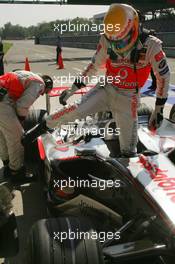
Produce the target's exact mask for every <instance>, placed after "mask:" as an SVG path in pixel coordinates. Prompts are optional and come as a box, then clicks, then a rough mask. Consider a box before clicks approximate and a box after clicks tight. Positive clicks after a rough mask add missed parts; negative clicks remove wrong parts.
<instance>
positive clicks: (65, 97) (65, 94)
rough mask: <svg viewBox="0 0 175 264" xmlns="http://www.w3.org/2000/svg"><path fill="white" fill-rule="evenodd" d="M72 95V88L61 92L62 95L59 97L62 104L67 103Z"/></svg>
mask: <svg viewBox="0 0 175 264" xmlns="http://www.w3.org/2000/svg"><path fill="white" fill-rule="evenodd" d="M71 95H72V93H71V90H65V91H63V92H62V93H61V95H60V97H59V102H60V104H62V105H66V104H67V102H66V101H67V100H68V98H69V97H70V96H71Z"/></svg>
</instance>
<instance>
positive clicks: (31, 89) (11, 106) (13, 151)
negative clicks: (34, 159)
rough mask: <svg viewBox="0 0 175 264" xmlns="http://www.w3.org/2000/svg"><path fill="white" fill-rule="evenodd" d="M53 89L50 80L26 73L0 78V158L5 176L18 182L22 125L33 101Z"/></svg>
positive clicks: (21, 169)
mask: <svg viewBox="0 0 175 264" xmlns="http://www.w3.org/2000/svg"><path fill="white" fill-rule="evenodd" d="M52 87H53V81H52V79H51V78H50V77H49V76H47V75H43V76H39V75H37V74H34V73H32V72H29V71H16V72H8V73H6V74H4V75H2V76H0V158H1V159H2V161H3V164H4V176H5V177H6V176H8V177H10V178H11V180H12V182H18V181H20V180H22V179H24V178H25V175H26V172H25V167H24V148H23V146H22V144H21V137H22V135H23V127H22V124H23V122H24V120H25V118H26V116H27V114H28V111H29V108H30V106H31V105H32V104H33V103H34V102H35V100H36V99H37V98H38V97H39V96H40V95H43V94H45V93H48V91H50V89H52Z"/></svg>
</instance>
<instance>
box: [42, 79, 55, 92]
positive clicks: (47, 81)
mask: <svg viewBox="0 0 175 264" xmlns="http://www.w3.org/2000/svg"><path fill="white" fill-rule="evenodd" d="M41 78H42V79H43V81H44V83H45V87H46V92H48V91H49V90H51V89H52V88H53V80H52V78H51V77H50V76H48V75H42V76H41Z"/></svg>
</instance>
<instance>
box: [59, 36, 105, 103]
mask: <svg viewBox="0 0 175 264" xmlns="http://www.w3.org/2000/svg"><path fill="white" fill-rule="evenodd" d="M107 56H108V55H107V40H106V38H105V37H104V35H102V36H101V38H100V40H99V43H98V45H97V50H96V52H95V54H94V56H93V57H92V60H91V62H90V64H89V65H88V66H87V68H86V69H85V70H84V71H83V72H82V73H81V75H80V76H79V77H78V78H77V79H76V80H75V82H74V83H73V85H72V87H71V89H69V90H66V91H63V92H62V94H61V96H60V98H59V100H60V104H63V105H66V101H67V99H68V98H69V97H70V96H72V95H73V94H74V93H75V92H76V91H77V90H78V89H81V88H82V87H85V86H86V84H88V83H89V82H90V78H91V77H93V76H96V74H97V72H98V70H99V68H100V67H102V66H105V64H106V59H107Z"/></svg>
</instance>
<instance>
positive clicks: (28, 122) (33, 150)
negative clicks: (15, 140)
mask: <svg viewBox="0 0 175 264" xmlns="http://www.w3.org/2000/svg"><path fill="white" fill-rule="evenodd" d="M46 115H47V111H46V110H43V109H37V110H30V111H29V114H28V116H27V117H26V119H25V122H24V126H23V127H24V130H25V131H28V130H30V129H31V128H32V127H34V126H35V125H37V124H38V123H39V122H41V121H42V120H43V119H44V118H45V116H46ZM39 162H40V157H39V151H38V144H37V141H35V142H33V143H31V144H30V145H26V146H25V163H26V164H27V165H29V167H30V165H32V166H33V164H38V165H39Z"/></svg>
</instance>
